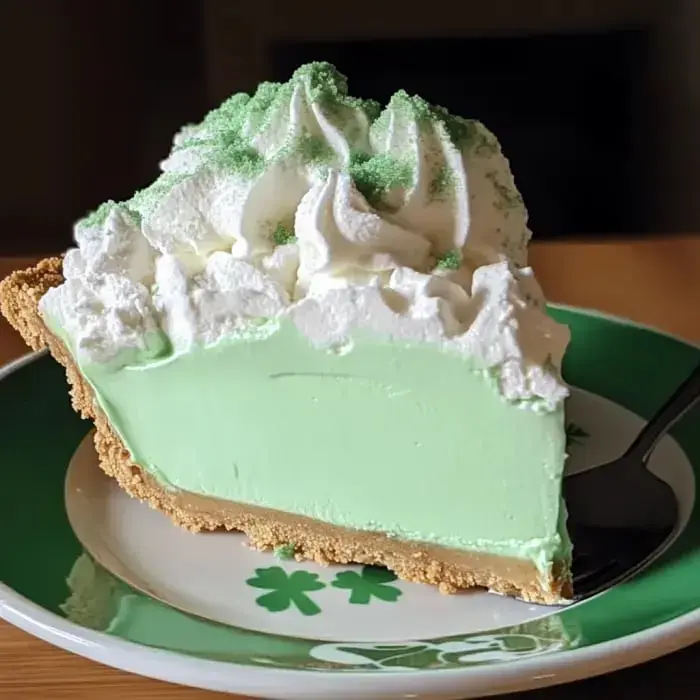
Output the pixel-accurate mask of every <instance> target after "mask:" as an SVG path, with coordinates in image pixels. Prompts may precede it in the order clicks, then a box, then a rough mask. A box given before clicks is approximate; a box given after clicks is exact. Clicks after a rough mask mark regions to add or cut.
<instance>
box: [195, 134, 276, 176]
mask: <svg viewBox="0 0 700 700" xmlns="http://www.w3.org/2000/svg"><path fill="white" fill-rule="evenodd" d="M209 164H210V165H211V166H212V167H213V168H216V169H219V170H222V171H224V172H226V173H231V174H234V175H240V176H241V177H244V178H246V179H251V180H252V179H253V178H255V177H257V176H258V175H260V173H262V171H263V170H264V169H265V159H264V158H263V157H262V156H261V155H260V154H259V153H258V152H257V151H256V150H255V149H254V148H251V147H249V146H245V145H244V144H243V143H242V142H241V141H240V140H235V141H234V142H233V143H232V144H231V145H229V146H227V147H225V148H220V149H217V150H216V151H215V152H214V153H213V154H212V157H211V159H210V160H209Z"/></svg>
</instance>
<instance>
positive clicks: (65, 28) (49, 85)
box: [0, 0, 700, 255]
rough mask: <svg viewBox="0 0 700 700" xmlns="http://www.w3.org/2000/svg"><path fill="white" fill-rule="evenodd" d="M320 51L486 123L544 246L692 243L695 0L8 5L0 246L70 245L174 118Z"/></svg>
mask: <svg viewBox="0 0 700 700" xmlns="http://www.w3.org/2000/svg"><path fill="white" fill-rule="evenodd" d="M414 7H415V8H416V9H415V10H414V9H412V8H414ZM310 60H329V61H331V62H333V63H335V64H336V65H337V67H338V68H339V69H340V70H341V72H343V73H345V74H346V75H347V76H348V78H349V82H350V89H351V92H352V93H353V94H356V95H360V96H363V97H374V98H376V99H379V100H384V101H385V100H386V99H387V98H388V97H389V96H390V94H391V93H392V92H393V91H394V90H396V89H397V88H399V87H403V88H405V89H406V90H408V91H409V92H415V93H419V94H421V95H422V96H424V97H425V98H427V99H428V100H430V101H432V102H437V103H439V104H443V105H444V106H446V107H448V108H449V109H451V110H452V111H454V112H456V113H458V114H462V115H464V116H469V117H475V118H479V119H481V120H482V121H484V122H485V123H486V124H487V125H488V126H489V127H490V128H491V129H492V130H493V131H494V132H495V133H496V134H497V135H498V136H499V138H500V140H501V142H502V144H503V148H504V151H505V152H506V154H507V155H508V157H509V158H510V160H511V165H512V168H513V171H514V173H515V177H516V181H517V183H518V185H519V187H520V189H521V191H522V193H523V196H524V198H525V201H526V203H527V205H528V208H529V210H530V215H531V226H532V228H533V231H534V233H535V236H536V237H537V238H539V239H561V238H567V237H576V238H582V237H589V238H593V239H599V240H602V239H605V238H610V237H620V236H637V237H639V236H648V235H668V234H672V233H676V232H683V233H689V232H695V231H698V232H700V197H699V196H698V195H699V194H700V172H699V169H698V165H699V163H700V137H699V136H698V131H699V130H700V0H658V1H655V0H492V1H491V2H487V3H484V2H483V0H462V1H461V2H455V1H453V0H445V1H441V0H432V1H431V3H429V4H428V5H426V3H416V4H411V3H408V2H405V1H402V2H398V1H394V0H383V1H382V2H380V1H379V0H354V1H353V2H352V3H350V4H340V3H333V2H328V0H323V1H322V0H297V2H289V0H256V2H252V3H241V2H238V0H0V71H1V72H2V75H1V76H0V77H2V80H1V81H0V89H1V90H2V93H1V94H2V108H1V109H0V131H1V133H2V141H3V146H2V151H1V153H2V156H3V157H2V165H3V166H4V167H3V168H2V172H3V174H2V183H1V184H2V186H1V187H0V255H3V254H21V253H47V252H53V251H59V250H61V249H64V248H66V247H67V246H68V245H70V241H71V225H72V223H73V221H75V220H76V219H77V218H79V217H80V216H82V215H83V214H84V213H85V212H86V211H87V210H90V209H93V208H95V207H96V206H97V205H98V204H99V203H100V202H101V201H103V200H105V199H110V198H111V199H115V200H119V199H125V198H127V197H129V196H130V195H131V193H132V192H133V191H134V190H136V189H138V188H140V187H143V186H144V185H146V184H148V182H150V181H151V180H152V179H153V178H154V177H155V176H156V175H157V164H158V161H159V160H160V159H161V158H162V157H164V155H165V154H166V153H167V151H168V149H169V146H170V140H171V137H172V134H173V133H174V132H175V131H176V130H177V129H178V127H179V126H180V125H182V124H184V123H186V122H189V121H198V120H199V119H201V117H202V116H203V114H204V113H205V112H206V111H207V110H208V109H209V108H211V107H213V106H215V105H216V104H218V103H219V102H220V101H221V100H223V99H224V98H225V97H227V96H228V95H229V94H231V93H232V92H235V91H238V90H246V91H249V90H251V89H254V88H255V85H256V84H257V83H258V82H259V81H260V80H265V79H268V80H270V79H272V80H286V79H287V78H288V77H289V76H290V74H291V73H292V72H293V70H294V69H295V68H296V67H297V66H298V65H299V64H301V63H304V62H307V61H310Z"/></svg>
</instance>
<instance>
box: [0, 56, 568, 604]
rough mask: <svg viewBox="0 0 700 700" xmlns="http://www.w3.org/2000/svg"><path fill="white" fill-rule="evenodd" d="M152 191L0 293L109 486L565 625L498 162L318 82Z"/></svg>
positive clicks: (550, 423) (556, 427) (524, 285)
mask: <svg viewBox="0 0 700 700" xmlns="http://www.w3.org/2000/svg"><path fill="white" fill-rule="evenodd" d="M161 167H162V170H163V173H162V174H161V175H160V177H159V178H158V179H157V180H156V181H155V182H154V183H153V184H152V185H151V186H150V187H148V188H147V189H145V190H143V191H141V192H138V193H136V194H135V195H134V196H133V197H132V198H131V199H130V200H129V201H126V202H120V203H117V202H112V201H110V202H106V203H105V204H103V205H102V206H100V207H99V208H98V209H97V211H95V212H93V213H92V214H90V215H89V216H87V218H85V219H83V220H82V221H79V222H78V223H77V224H76V227H75V241H76V244H77V247H76V248H73V249H71V250H69V251H68V252H67V253H66V255H65V256H64V257H63V258H62V259H59V258H51V259H47V260H44V261H43V262H41V263H40V264H39V265H38V266H37V267H35V268H33V269H31V270H26V271H24V272H19V273H15V274H14V275H12V276H10V277H9V278H7V279H6V280H5V281H4V282H3V283H2V286H1V287H0V303H1V308H2V311H3V313H4V314H5V316H6V317H7V318H8V319H9V321H10V323H12V325H13V326H14V327H15V328H16V329H17V330H18V331H19V332H20V333H21V334H22V335H23V337H24V339H25V340H26V342H27V343H28V344H29V345H30V346H31V347H32V348H34V349H39V348H43V347H48V348H49V349H50V351H51V353H52V354H53V356H54V357H55V358H56V359H57V360H58V361H59V362H61V363H62V364H63V365H65V367H66V369H67V372H68V379H69V382H70V383H71V385H72V396H73V405H74V407H75V409H76V410H77V411H79V412H81V413H82V415H84V416H85V417H87V418H90V419H92V420H94V422H95V427H96V432H95V444H96V448H97V453H98V455H99V458H100V463H101V466H102V468H103V469H104V470H105V472H107V474H109V475H111V476H113V477H114V478H115V479H116V480H117V481H118V483H119V484H120V486H121V487H122V488H124V489H125V490H126V491H127V492H128V493H129V494H131V495H132V496H134V497H136V498H140V499H142V500H144V501H146V502H148V503H149V504H150V505H151V506H153V507H154V508H156V509H158V510H160V511H162V512H164V513H166V514H168V515H169V516H170V517H171V518H172V519H173V520H174V521H175V523H177V524H178V525H180V526H182V527H186V528H188V529H191V530H195V531H196V530H202V529H206V530H211V529H215V528H221V527H224V528H227V529H230V530H241V531H243V532H244V533H246V535H247V536H248V537H249V539H250V541H251V543H252V544H253V545H254V546H256V547H259V548H263V549H270V548H277V547H281V546H285V548H286V550H288V551H291V550H293V551H294V552H295V554H296V556H297V557H298V558H308V559H313V560H316V561H319V562H342V563H349V562H358V563H368V564H378V565H385V566H387V567H389V568H391V569H392V570H394V571H395V572H396V573H397V574H398V575H399V576H401V577H402V578H405V579H408V580H412V581H419V582H425V583H431V584H436V585H438V586H439V587H440V588H441V589H442V590H444V591H446V592H450V591H454V590H456V589H459V588H469V587H473V586H483V587H486V588H488V589H490V590H492V591H496V592H499V593H504V594H508V595H515V596H519V597H521V598H523V599H525V600H528V601H532V602H540V603H560V602H562V601H563V600H565V599H567V598H568V597H569V596H570V594H571V577H570V570H569V567H570V560H571V546H570V542H569V538H568V536H567V532H566V527H565V520H566V512H565V508H564V504H563V501H562V497H561V482H562V472H563V469H564V460H565V458H566V454H565V433H564V400H565V398H566V396H567V393H568V391H567V388H566V386H565V384H564V383H563V381H562V379H561V376H560V366H561V361H562V356H563V354H564V351H565V348H566V346H567V343H568V340H569V334H568V330H567V329H566V328H565V327H563V326H561V325H559V324H557V323H555V322H554V321H553V320H552V319H550V318H549V317H548V316H547V314H546V312H545V308H544V301H543V296H542V292H541V290H540V288H539V286H538V284H537V282H536V281H535V279H534V277H533V273H532V270H531V269H530V268H528V267H527V262H526V252H527V251H526V248H527V244H528V240H529V238H530V231H529V230H528V228H527V214H526V210H525V207H524V206H523V202H522V199H521V197H520V195H519V194H518V192H517V190H516V189H515V186H514V184H513V178H512V176H511V173H510V169H509V165H508V161H507V160H506V159H505V158H504V156H503V155H502V153H501V150H500V147H499V144H498V142H497V141H496V139H495V138H494V136H493V135H492V134H491V133H490V132H489V131H488V130H487V129H486V128H485V127H484V126H483V125H481V124H480V123H479V122H476V121H471V120H467V119H462V118H459V117H455V116H452V115H451V114H449V113H448V112H447V111H446V110H444V109H442V108H440V107H433V106H431V105H429V104H428V103H426V102H425V101H424V100H422V99H421V98H419V97H410V96H409V95H407V94H406V93H405V92H403V91H400V92H397V93H396V94H395V95H394V96H393V97H392V99H391V101H390V102H389V104H388V105H387V106H386V107H384V108H382V107H381V106H380V105H379V104H377V103H375V102H373V101H371V100H360V99H356V98H353V97H350V96H348V94H347V86H346V82H345V79H344V78H343V76H341V75H340V74H339V73H338V72H337V71H336V70H335V69H334V68H333V67H332V66H330V65H328V64H322V63H315V64H310V65H306V66H303V67H302V68H300V69H299V70H298V71H297V72H296V73H295V74H294V76H293V77H292V78H291V80H290V81H289V82H287V83H285V84H276V83H263V84H262V85H260V87H259V88H258V90H257V91H256V93H255V94H254V95H253V96H248V95H246V94H237V95H234V96H233V97H231V98H230V99H228V100H227V101H226V102H224V103H223V104H222V105H221V106H220V107H219V108H218V109H216V110H214V111H213V112H211V113H210V114H208V115H207V116H206V117H205V119H204V120H203V121H202V122H201V124H198V125H196V126H187V127H185V128H184V129H182V131H181V132H180V133H179V134H177V136H176V137H175V139H174V145H173V149H172V152H171V153H170V155H169V156H168V158H167V159H166V160H165V161H164V162H163V163H162V164H161Z"/></svg>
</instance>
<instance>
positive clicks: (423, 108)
mask: <svg viewBox="0 0 700 700" xmlns="http://www.w3.org/2000/svg"><path fill="white" fill-rule="evenodd" d="M388 109H395V110H396V112H397V113H398V114H406V115H410V117H412V118H413V119H415V120H416V121H417V122H418V126H419V127H421V128H424V129H428V128H430V127H431V126H432V125H434V124H441V125H442V126H443V127H444V128H445V130H446V131H447V134H448V135H449V137H450V140H451V141H452V143H453V144H454V145H455V146H456V147H457V148H460V149H461V148H467V147H470V146H473V145H474V140H475V138H476V137H477V136H478V134H479V127H480V126H481V125H480V124H479V122H476V121H474V120H473V119H463V118H462V117H458V116H455V115H454V114H450V112H449V111H448V110H446V109H445V108H444V107H440V106H437V105H431V104H430V103H429V102H427V101H426V100H424V99H423V98H422V97H419V96H418V95H414V96H413V97H411V96H410V95H409V94H408V93H407V92H406V91H405V90H399V91H398V92H396V93H395V94H394V95H393V97H392V98H391V100H390V101H389V107H388Z"/></svg>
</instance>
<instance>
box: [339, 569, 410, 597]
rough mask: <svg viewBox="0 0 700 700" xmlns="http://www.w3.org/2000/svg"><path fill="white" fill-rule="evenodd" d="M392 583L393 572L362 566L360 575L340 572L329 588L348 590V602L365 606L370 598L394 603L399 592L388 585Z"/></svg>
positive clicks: (394, 577) (394, 576)
mask: <svg viewBox="0 0 700 700" xmlns="http://www.w3.org/2000/svg"><path fill="white" fill-rule="evenodd" d="M392 581H396V574H395V573H394V572H393V571H389V570H388V569H382V568H380V567H377V566H363V567H362V572H361V573H357V571H341V572H340V573H339V574H337V575H336V577H335V579H334V580H333V582H332V583H331V586H333V588H344V589H346V590H349V591H350V600H349V601H348V602H350V603H352V604H355V605H367V604H368V603H369V602H370V600H371V599H372V598H378V599H379V600H383V601H385V602H387V603H395V602H396V601H397V600H398V599H399V597H400V596H401V590H400V589H398V588H396V586H390V585H388V584H390V583H391V582H392Z"/></svg>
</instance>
